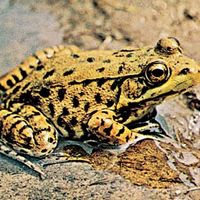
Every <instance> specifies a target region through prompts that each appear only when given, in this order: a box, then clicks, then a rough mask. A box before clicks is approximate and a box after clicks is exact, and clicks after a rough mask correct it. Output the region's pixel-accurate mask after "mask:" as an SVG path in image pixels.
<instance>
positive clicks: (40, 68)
mask: <svg viewBox="0 0 200 200" xmlns="http://www.w3.org/2000/svg"><path fill="white" fill-rule="evenodd" d="M42 69H44V65H39V66H37V67H36V70H37V71H40V70H42Z"/></svg>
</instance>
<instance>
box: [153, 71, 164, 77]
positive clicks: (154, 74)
mask: <svg viewBox="0 0 200 200" xmlns="http://www.w3.org/2000/svg"><path fill="white" fill-rule="evenodd" d="M163 73H164V72H163V70H162V69H154V70H152V71H151V74H152V75H153V76H155V77H160V76H162V75H163Z"/></svg>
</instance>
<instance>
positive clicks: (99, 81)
mask: <svg viewBox="0 0 200 200" xmlns="http://www.w3.org/2000/svg"><path fill="white" fill-rule="evenodd" d="M105 82H106V79H105V78H101V79H99V80H98V81H97V86H98V87H101V86H102V85H103V84H104V83H105Z"/></svg>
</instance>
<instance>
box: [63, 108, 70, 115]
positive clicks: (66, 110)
mask: <svg viewBox="0 0 200 200" xmlns="http://www.w3.org/2000/svg"><path fill="white" fill-rule="evenodd" d="M62 115H69V110H68V109H67V108H66V107H64V108H63V111H62Z"/></svg>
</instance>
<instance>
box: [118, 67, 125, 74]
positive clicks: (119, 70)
mask: <svg viewBox="0 0 200 200" xmlns="http://www.w3.org/2000/svg"><path fill="white" fill-rule="evenodd" d="M123 69H124V67H123V66H120V67H119V69H118V74H120V73H122V71H123Z"/></svg>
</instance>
